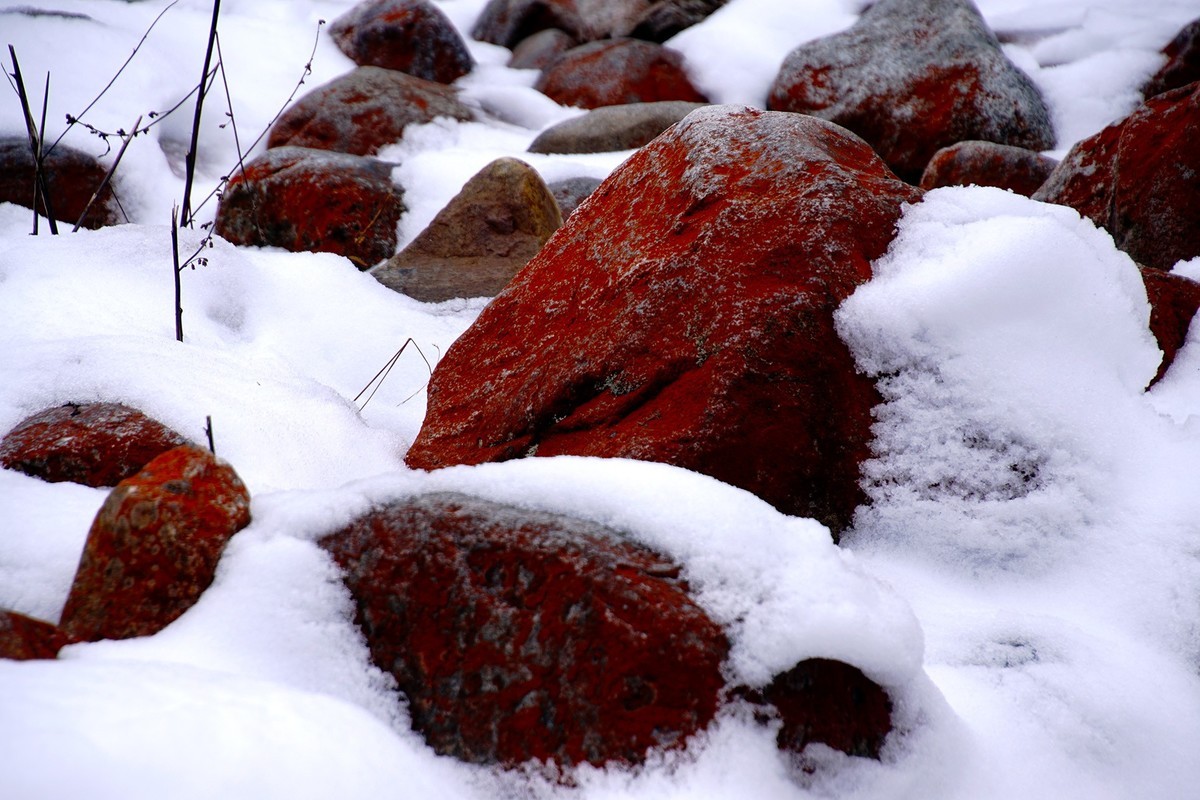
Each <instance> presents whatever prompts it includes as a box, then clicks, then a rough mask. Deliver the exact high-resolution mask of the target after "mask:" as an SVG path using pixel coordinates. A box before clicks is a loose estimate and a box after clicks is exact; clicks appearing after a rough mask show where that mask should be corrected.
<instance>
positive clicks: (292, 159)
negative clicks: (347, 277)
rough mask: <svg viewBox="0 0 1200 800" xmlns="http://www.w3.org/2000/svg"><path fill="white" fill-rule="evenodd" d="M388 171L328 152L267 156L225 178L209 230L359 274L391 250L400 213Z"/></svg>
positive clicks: (400, 197) (281, 151)
mask: <svg viewBox="0 0 1200 800" xmlns="http://www.w3.org/2000/svg"><path fill="white" fill-rule="evenodd" d="M394 168H395V164H389V163H386V162H383V161H378V160H376V159H373V158H363V157H361V156H351V155H346V154H345V153H333V152H330V151H328V150H310V149H308V148H304V147H278V148H275V149H273V150H268V151H267V152H265V153H263V154H262V155H261V156H259V157H258V158H256V159H254V160H253V161H251V162H250V163H248V164H247V165H246V168H245V169H244V170H243V171H241V172H238V173H237V174H235V175H234V176H233V178H232V179H230V181H229V184H228V185H227V186H226V187H225V192H224V194H223V195H222V196H221V201H220V204H219V205H218V207H217V218H216V223H215V228H214V230H215V232H216V234H217V235H218V236H220V237H221V238H223V239H225V240H227V241H229V242H232V243H233V244H240V245H255V246H258V247H264V246H270V247H282V248H284V249H285V250H291V251H293V252H303V251H310V252H321V253H337V254H338V255H342V256H345V257H346V258H348V259H350V260H351V261H353V262H354V264H355V265H356V266H357V267H358V268H359V269H367V268H368V267H371V266H373V265H374V264H377V263H379V262H380V261H383V260H384V259H386V258H390V257H391V256H392V254H393V253H395V252H396V223H397V222H398V221H399V220H400V215H401V214H403V213H404V211H405V207H404V192H403V191H402V190H401V189H400V187H398V186H397V185H396V184H394V183H393V182H392V170H393V169H394Z"/></svg>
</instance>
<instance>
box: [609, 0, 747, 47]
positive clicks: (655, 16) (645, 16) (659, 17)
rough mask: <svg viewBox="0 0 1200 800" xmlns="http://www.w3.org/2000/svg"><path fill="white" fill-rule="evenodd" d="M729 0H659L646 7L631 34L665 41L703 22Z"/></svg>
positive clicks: (637, 37)
mask: <svg viewBox="0 0 1200 800" xmlns="http://www.w3.org/2000/svg"><path fill="white" fill-rule="evenodd" d="M726 2H728V0H659V2H657V3H654V4H653V5H652V6H650V8H648V9H646V10H645V11H644V12H643V13H642V15H641V16H640V17H638V19H637V22H635V23H634V26H633V29H632V30H631V31H630V32H629V35H630V36H632V37H633V38H635V39H645V40H646V41H649V42H665V41H666V40H667V39H670V38H671V37H672V36H674V35H675V34H677V33H679V32H680V31H683V30H685V29H687V28H690V27H692V26H693V25H695V24H696V23H698V22H703V21H704V20H705V19H707V18H708V16H709V15H710V14H712V13H713V12H714V11H716V10H717V9H719V8H720V7H721V6H723V5H725V3H726Z"/></svg>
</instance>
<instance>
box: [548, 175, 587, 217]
mask: <svg viewBox="0 0 1200 800" xmlns="http://www.w3.org/2000/svg"><path fill="white" fill-rule="evenodd" d="M599 185H600V181H599V180H598V179H596V178H567V179H566V180H561V181H555V182H554V183H552V184H550V185H549V186H547V187H546V188H548V189H549V190H550V194H552V195H554V200H555V201H556V202H557V203H558V210H559V211H561V212H562V218H563V219H564V220H565V219H567V218H568V217H570V216H571V215H572V214H574V213H575V209H577V208H579V206H580V204H581V203H583V201H584V200H587V199H588V198H589V197H591V196H592V192H594V191H596V187H597V186H599Z"/></svg>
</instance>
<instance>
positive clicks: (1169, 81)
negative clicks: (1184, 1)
mask: <svg viewBox="0 0 1200 800" xmlns="http://www.w3.org/2000/svg"><path fill="white" fill-rule="evenodd" d="M1162 54H1163V55H1164V56H1166V58H1167V63H1165V64H1163V66H1162V69H1160V70H1159V71H1158V72H1156V73H1155V74H1154V77H1152V78H1151V79H1150V80H1149V81H1147V82H1146V85H1145V86H1144V87H1143V88H1142V94H1143V96H1145V97H1146V98H1150V97H1154V96H1155V95H1156V94H1162V93H1163V92H1169V91H1171V90H1172V89H1179V88H1181V87H1184V86H1187V85H1188V84H1189V83H1195V82H1196V81H1200V19H1196V20H1193V21H1191V22H1189V23H1188V24H1187V25H1185V26H1183V30H1181V31H1179V33H1178V34H1177V35H1176V36H1175V38H1174V39H1172V40H1171V41H1170V42H1169V43H1168V44H1167V46H1166V47H1164V48H1163V51H1162Z"/></svg>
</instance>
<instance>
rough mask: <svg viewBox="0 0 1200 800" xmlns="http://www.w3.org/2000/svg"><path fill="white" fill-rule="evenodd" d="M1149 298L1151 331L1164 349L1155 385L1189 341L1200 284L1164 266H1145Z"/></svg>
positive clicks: (1198, 304) (1198, 302)
mask: <svg viewBox="0 0 1200 800" xmlns="http://www.w3.org/2000/svg"><path fill="white" fill-rule="evenodd" d="M1141 275H1142V281H1143V282H1144V283H1145V284H1146V297H1147V299H1149V301H1150V332H1151V333H1153V334H1154V338H1155V339H1156V340H1157V341H1158V347H1159V349H1161V350H1162V352H1163V360H1162V363H1161V364H1159V366H1158V374H1156V375H1155V376H1154V380H1153V381H1151V382H1150V385H1151V386H1153V385H1154V384H1155V383H1157V382H1158V380H1159V379H1160V378H1162V376H1163V375H1165V374H1166V373H1167V370H1168V369H1170V367H1171V364H1172V363H1174V361H1175V354H1176V353H1178V352H1179V348H1181V347H1183V343H1184V342H1186V341H1187V334H1188V328H1190V327H1191V324H1192V320H1193V319H1194V318H1195V316H1196V311H1197V310H1200V283H1197V282H1196V281H1194V280H1192V279H1190V278H1185V277H1184V276H1182V275H1176V274H1174V273H1170V272H1163V271H1162V270H1160V269H1150V268H1148V267H1141Z"/></svg>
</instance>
